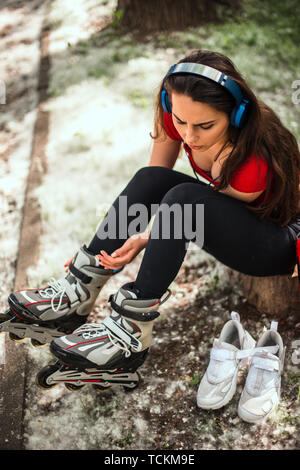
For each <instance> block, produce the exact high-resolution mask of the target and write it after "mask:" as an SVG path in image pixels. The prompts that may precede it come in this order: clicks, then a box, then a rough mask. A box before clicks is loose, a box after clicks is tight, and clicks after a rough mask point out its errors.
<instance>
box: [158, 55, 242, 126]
mask: <svg viewBox="0 0 300 470" xmlns="http://www.w3.org/2000/svg"><path fill="white" fill-rule="evenodd" d="M175 74H189V75H196V76H200V77H205V78H208V79H209V80H212V81H214V82H216V83H218V84H219V85H221V86H223V87H224V88H226V90H228V91H229V92H230V93H231V95H232V96H233V97H234V99H235V101H236V106H235V107H234V110H233V112H232V116H231V123H232V124H233V125H234V126H236V127H243V125H244V122H245V120H246V116H247V111H248V109H247V108H248V105H249V100H247V99H245V98H244V97H243V93H242V91H241V88H240V86H239V85H238V84H237V83H236V82H235V81H234V80H233V79H232V78H230V77H229V76H228V75H226V74H225V73H223V72H220V70H217V69H214V68H213V67H210V66H208V65H204V64H197V63H192V62H181V63H180V64H174V65H172V67H170V69H169V70H168V73H167V75H166V77H165V78H167V77H168V76H169V75H175ZM161 102H162V106H163V108H164V110H165V111H166V112H168V113H171V107H170V104H169V101H168V94H167V91H166V89H165V88H163V91H162V95H161Z"/></svg>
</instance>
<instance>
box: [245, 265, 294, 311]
mask: <svg viewBox="0 0 300 470" xmlns="http://www.w3.org/2000/svg"><path fill="white" fill-rule="evenodd" d="M237 278H238V281H239V283H240V285H241V288H242V291H243V294H244V296H245V298H246V299H247V301H248V302H249V304H250V305H252V306H254V307H255V308H256V309H257V310H258V311H259V312H261V313H265V314H267V315H270V316H273V317H274V318H284V317H286V316H287V315H290V314H296V315H298V316H299V317H300V291H299V288H298V286H299V281H298V278H297V277H293V278H291V276H290V275H284V276H270V277H252V276H246V275H245V274H240V273H238V274H237Z"/></svg>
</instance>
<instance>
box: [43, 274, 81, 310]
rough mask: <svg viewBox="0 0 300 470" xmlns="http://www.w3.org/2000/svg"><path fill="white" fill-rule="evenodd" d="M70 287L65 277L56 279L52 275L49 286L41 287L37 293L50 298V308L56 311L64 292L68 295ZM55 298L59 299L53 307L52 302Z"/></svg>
mask: <svg viewBox="0 0 300 470" xmlns="http://www.w3.org/2000/svg"><path fill="white" fill-rule="evenodd" d="M70 288H71V287H70V284H69V282H68V281H67V280H66V279H65V278H63V279H59V280H56V279H55V278H54V277H52V278H51V279H50V283H49V286H48V287H46V289H41V290H40V291H39V294H40V295H41V297H43V298H44V299H51V308H52V310H53V311H54V312H58V311H59V309H60V307H61V304H62V301H63V297H64V295H65V294H67V295H68V292H69V291H70ZM71 289H72V288H71ZM72 290H73V289H72ZM73 295H74V292H73ZM57 298H59V301H58V304H57V306H56V307H55V304H54V302H55V300H56V299H57Z"/></svg>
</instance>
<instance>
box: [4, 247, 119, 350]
mask: <svg viewBox="0 0 300 470" xmlns="http://www.w3.org/2000/svg"><path fill="white" fill-rule="evenodd" d="M68 269H69V273H68V274H67V275H66V276H65V277H63V278H61V279H58V280H55V279H52V280H51V281H50V283H49V285H48V286H46V287H43V288H40V289H29V290H28V289H27V290H21V291H17V292H14V293H12V294H10V296H9V298H8V303H9V310H8V311H7V312H6V313H4V314H0V332H1V333H2V332H8V333H9V336H10V338H11V339H12V340H14V341H20V340H23V339H25V338H31V342H32V344H33V345H34V346H42V345H44V344H46V343H49V342H50V341H52V340H53V339H54V338H58V337H60V336H62V335H66V334H68V333H71V332H72V331H74V330H75V329H76V328H78V327H79V326H80V325H82V324H83V323H85V322H86V319H87V317H88V315H89V313H90V312H91V310H92V308H93V306H94V303H95V301H96V298H97V296H98V294H99V292H100V290H101V288H102V287H103V286H104V284H105V283H106V281H107V280H108V279H109V278H110V277H111V276H112V275H113V274H115V273H116V272H118V271H120V270H117V271H113V270H107V269H104V268H102V267H101V266H100V262H99V260H98V258H97V257H96V256H94V255H93V254H91V253H90V252H89V251H88V249H87V248H86V246H85V245H84V246H82V247H81V248H80V250H79V251H78V252H77V253H76V255H75V256H74V258H73V259H72V261H71V262H70V264H69V266H68Z"/></svg>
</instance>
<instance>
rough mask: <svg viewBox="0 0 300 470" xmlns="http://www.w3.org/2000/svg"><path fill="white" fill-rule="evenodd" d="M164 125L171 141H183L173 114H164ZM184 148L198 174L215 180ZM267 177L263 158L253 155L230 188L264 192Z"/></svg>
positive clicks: (241, 190) (248, 191)
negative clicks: (176, 127) (174, 122)
mask: <svg viewBox="0 0 300 470" xmlns="http://www.w3.org/2000/svg"><path fill="white" fill-rule="evenodd" d="M163 125H164V129H165V131H166V133H167V135H168V136H169V137H170V138H171V139H173V140H178V141H181V140H182V139H181V137H180V135H179V134H178V132H177V130H176V129H175V126H174V124H173V119H172V115H171V114H167V113H164V120H163ZM184 148H185V150H186V152H187V155H188V157H189V160H190V163H191V165H192V167H193V168H194V170H195V171H196V173H198V174H200V175H201V176H203V177H204V178H205V179H207V180H208V181H212V180H213V178H212V176H211V174H210V173H209V172H206V171H204V170H202V169H201V168H199V167H198V166H197V164H196V163H195V161H194V159H193V157H192V152H191V149H190V147H189V146H188V145H186V144H184ZM267 175H268V166H267V163H266V162H265V160H264V159H263V157H261V156H260V155H254V154H252V155H250V156H249V157H248V158H247V159H246V160H245V162H244V163H243V164H242V166H241V167H240V168H238V169H237V170H235V172H234V173H233V175H232V178H231V181H230V186H231V187H232V188H233V189H236V190H237V191H240V192H242V193H255V192H258V191H263V190H265V189H266V188H267ZM214 184H215V185H216V186H217V185H218V184H219V183H218V182H217V181H215V182H214ZM263 199H264V194H263V193H262V194H261V195H260V196H259V197H258V198H257V199H255V203H258V202H260V201H261V200H263Z"/></svg>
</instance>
